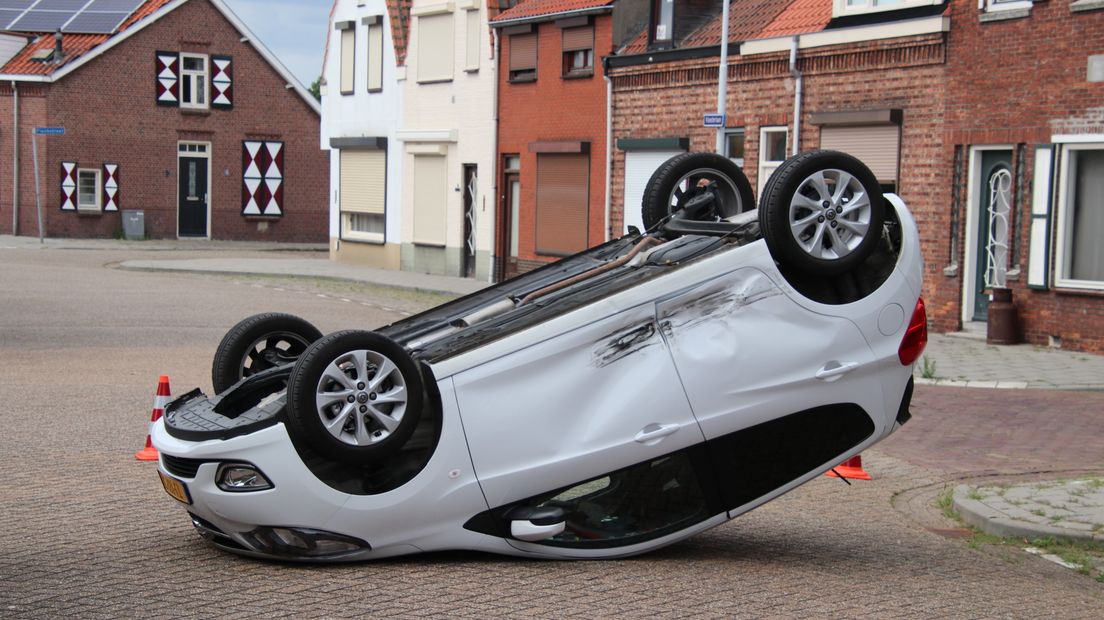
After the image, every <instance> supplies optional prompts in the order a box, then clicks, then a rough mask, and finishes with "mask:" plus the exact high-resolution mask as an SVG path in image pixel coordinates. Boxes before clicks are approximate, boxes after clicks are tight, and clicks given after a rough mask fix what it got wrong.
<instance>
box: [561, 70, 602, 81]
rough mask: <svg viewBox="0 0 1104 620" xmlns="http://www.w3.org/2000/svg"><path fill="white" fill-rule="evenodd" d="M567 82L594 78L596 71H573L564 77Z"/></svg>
mask: <svg viewBox="0 0 1104 620" xmlns="http://www.w3.org/2000/svg"><path fill="white" fill-rule="evenodd" d="M562 77H563V79H565V80H579V79H586V78H590V77H594V69H587V70H585V71H572V72H570V73H565V74H564V75H563V76H562Z"/></svg>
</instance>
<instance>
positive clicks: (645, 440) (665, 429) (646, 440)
mask: <svg viewBox="0 0 1104 620" xmlns="http://www.w3.org/2000/svg"><path fill="white" fill-rule="evenodd" d="M681 427H682V425H681V424H649V425H647V426H645V427H644V428H642V429H640V432H639V433H637V434H636V437H634V438H633V439H634V440H635V441H636V442H637V443H642V444H644V445H646V446H654V445H656V444H657V443H659V440H660V439H663V438H664V437H666V436H667V435H671V434H673V433H674V432H675V431H677V430H678V429H679V428H681Z"/></svg>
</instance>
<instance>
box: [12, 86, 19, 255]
mask: <svg viewBox="0 0 1104 620" xmlns="http://www.w3.org/2000/svg"><path fill="white" fill-rule="evenodd" d="M11 87H12V236H13V237H14V236H15V235H18V234H19V88H18V86H17V85H16V82H15V80H12V83H11Z"/></svg>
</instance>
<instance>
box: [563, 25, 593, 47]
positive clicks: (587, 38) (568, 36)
mask: <svg viewBox="0 0 1104 620" xmlns="http://www.w3.org/2000/svg"><path fill="white" fill-rule="evenodd" d="M589 49H594V27H593V26H582V27H579V28H564V30H563V51H565V52H574V51H576V50H589Z"/></svg>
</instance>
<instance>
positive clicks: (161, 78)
mask: <svg viewBox="0 0 1104 620" xmlns="http://www.w3.org/2000/svg"><path fill="white" fill-rule="evenodd" d="M179 63H180V56H179V55H178V54H167V53H161V52H158V54H157V102H158V103H167V104H178V103H179V102H180V90H179V88H180V86H179V84H180V74H179Z"/></svg>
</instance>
